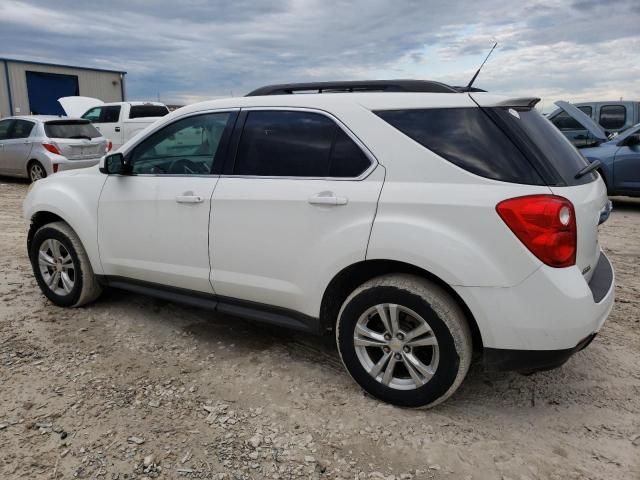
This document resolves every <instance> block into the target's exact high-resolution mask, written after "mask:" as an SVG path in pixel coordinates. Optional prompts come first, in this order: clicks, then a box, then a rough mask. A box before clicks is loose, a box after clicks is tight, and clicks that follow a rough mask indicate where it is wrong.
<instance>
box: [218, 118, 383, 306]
mask: <svg viewBox="0 0 640 480" xmlns="http://www.w3.org/2000/svg"><path fill="white" fill-rule="evenodd" d="M245 115H246V120H244V118H245ZM243 121H244V128H243V130H242V135H241V137H240V140H239V144H238V147H237V154H236V157H235V164H234V167H233V170H232V171H230V172H227V173H229V175H223V176H221V178H220V180H219V182H218V186H217V187H216V190H215V192H214V195H213V202H212V209H211V227H210V239H211V243H210V245H211V247H210V248H211V260H212V270H211V272H212V281H213V286H214V289H215V291H216V294H218V295H219V296H220V297H234V298H236V299H240V300H244V301H250V302H257V303H261V304H267V305H272V306H277V307H282V308H287V309H291V310H295V311H297V312H302V313H305V314H307V315H312V316H316V317H317V315H318V305H319V298H321V297H322V290H323V289H324V287H326V284H327V283H328V282H329V280H330V279H331V277H332V276H333V275H334V274H335V273H336V272H337V271H339V270H340V269H341V268H343V267H344V266H346V265H349V264H352V263H356V262H358V261H362V260H364V259H365V256H366V246H367V241H368V238H369V233H370V231H371V225H372V222H373V218H374V215H375V209H376V204H377V199H378V196H379V194H380V189H381V188H382V182H383V179H384V173H383V169H382V168H377V169H375V166H377V164H376V163H375V161H373V159H372V158H371V157H370V156H369V155H368V154H365V153H364V151H363V150H362V148H361V147H360V146H359V145H358V144H357V142H356V140H355V139H354V138H352V137H351V136H350V135H348V134H347V133H346V132H345V131H344V130H343V129H342V128H341V127H339V126H338V125H337V123H336V122H335V120H334V119H332V118H330V117H328V116H327V115H324V114H321V113H319V112H309V111H294V110H259V109H252V110H249V111H248V112H243V113H242V114H241V115H240V117H239V120H238V124H241V123H242V122H243Z"/></svg>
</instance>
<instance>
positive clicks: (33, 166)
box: [27, 160, 47, 182]
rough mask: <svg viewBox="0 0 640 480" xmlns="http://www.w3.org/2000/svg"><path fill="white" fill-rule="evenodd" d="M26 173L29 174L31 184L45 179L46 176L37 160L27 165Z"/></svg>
mask: <svg viewBox="0 0 640 480" xmlns="http://www.w3.org/2000/svg"><path fill="white" fill-rule="evenodd" d="M27 173H28V174H29V180H31V181H32V182H37V181H38V180H41V179H43V178H46V176H47V171H46V170H45V169H44V167H43V166H42V164H41V163H40V162H38V161H37V160H33V161H32V162H31V163H29V167H28V168H27Z"/></svg>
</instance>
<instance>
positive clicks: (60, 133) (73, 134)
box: [44, 120, 100, 139]
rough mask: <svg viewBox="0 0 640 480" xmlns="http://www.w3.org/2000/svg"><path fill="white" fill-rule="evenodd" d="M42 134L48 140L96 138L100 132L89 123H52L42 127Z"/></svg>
mask: <svg viewBox="0 0 640 480" xmlns="http://www.w3.org/2000/svg"><path fill="white" fill-rule="evenodd" d="M44 133H45V134H46V136H47V137H49V138H87V139H91V138H96V137H99V136H100V132H98V130H96V127H94V126H93V125H91V123H89V122H80V121H73V120H71V121H57V120H56V121H54V122H48V123H45V125H44Z"/></svg>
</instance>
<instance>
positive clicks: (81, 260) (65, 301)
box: [29, 222, 102, 307]
mask: <svg viewBox="0 0 640 480" xmlns="http://www.w3.org/2000/svg"><path fill="white" fill-rule="evenodd" d="M41 251H42V252H43V255H41ZM29 258H30V260H31V267H32V268H33V274H34V275H35V277H36V281H37V282H38V286H39V287H40V290H42V293H44V295H45V296H46V297H47V298H48V299H49V300H51V301H52V302H53V303H55V304H56V305H58V306H60V307H80V306H82V305H86V304H87V303H90V302H92V301H94V300H95V299H96V298H98V297H99V296H100V294H101V293H102V288H101V287H100V285H99V284H98V282H97V280H96V277H95V275H94V273H93V269H92V268H91V263H90V262H89V257H88V256H87V252H85V250H84V247H83V246H82V243H80V239H79V238H78V236H77V235H76V233H75V232H74V231H73V230H72V229H71V227H70V226H69V225H67V224H66V223H64V222H54V223H49V224H47V225H44V226H42V227H40V228H39V229H38V230H37V231H36V233H35V235H34V236H33V240H32V242H31V249H30V251H29ZM56 275H57V276H58V278H57V280H56V279H55V276H56ZM65 275H66V277H65ZM65 279H66V281H65ZM50 284H51V285H52V286H49V285H50Z"/></svg>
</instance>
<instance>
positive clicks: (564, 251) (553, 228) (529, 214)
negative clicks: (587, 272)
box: [496, 195, 577, 268]
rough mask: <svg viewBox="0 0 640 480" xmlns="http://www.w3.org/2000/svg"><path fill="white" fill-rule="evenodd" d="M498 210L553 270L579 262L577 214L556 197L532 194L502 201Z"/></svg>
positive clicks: (505, 220)
mask: <svg viewBox="0 0 640 480" xmlns="http://www.w3.org/2000/svg"><path fill="white" fill-rule="evenodd" d="M496 211H497V212H498V215H500V218H502V220H504V223H506V224H507V226H508V227H509V228H510V229H511V231H512V232H513V233H514V234H515V235H516V237H518V239H519V240H520V241H521V242H522V243H524V245H525V247H527V248H528V249H529V250H530V251H531V253H533V254H534V255H535V256H536V257H538V258H539V259H540V260H541V261H543V262H544V263H546V264H547V265H549V266H551V267H557V268H560V267H570V266H572V265H575V263H576V250H577V247H576V244H577V235H576V213H575V210H574V208H573V204H572V203H571V202H570V201H569V200H567V199H566V198H563V197H558V196H556V195H530V196H526V197H517V198H511V199H509V200H505V201H503V202H500V203H499V204H498V205H497V206H496Z"/></svg>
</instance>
